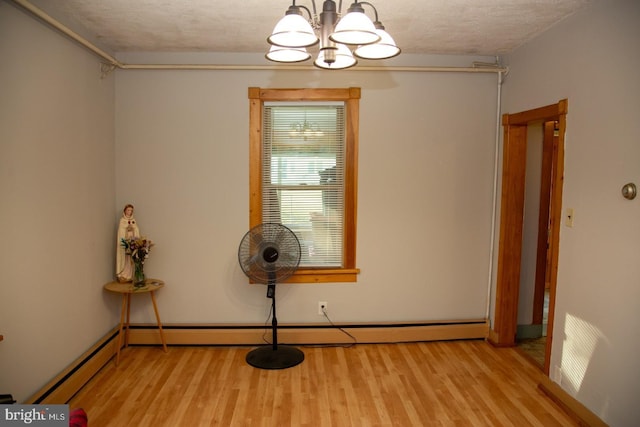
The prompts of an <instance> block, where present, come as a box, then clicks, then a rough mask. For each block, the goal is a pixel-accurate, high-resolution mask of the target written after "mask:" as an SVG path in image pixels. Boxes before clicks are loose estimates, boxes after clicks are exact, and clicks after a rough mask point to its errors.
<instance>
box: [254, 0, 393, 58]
mask: <svg viewBox="0 0 640 427" xmlns="http://www.w3.org/2000/svg"><path fill="white" fill-rule="evenodd" d="M311 4H312V6H313V14H312V13H311V11H309V9H308V8H307V7H305V6H298V5H296V0H293V4H292V5H291V6H289V9H287V12H286V13H285V15H284V17H283V18H282V19H281V20H280V21H278V23H277V24H276V26H275V28H274V30H273V33H272V34H271V35H270V36H269V37H268V38H267V41H268V42H269V43H270V44H271V49H270V50H269V52H268V53H267V54H266V57H267V59H269V60H271V61H275V62H285V63H286V62H301V61H306V60H307V59H309V58H311V54H310V53H309V52H307V48H308V47H310V46H313V45H315V44H317V43H318V42H319V43H320V46H319V47H320V51H319V53H318V56H317V57H316V60H315V61H314V62H313V64H314V65H315V66H316V67H320V68H325V69H329V70H339V69H344V68H349V67H353V66H354V65H356V63H357V59H356V57H357V58H362V59H386V58H392V57H394V56H396V55H398V54H400V48H399V47H398V46H396V43H395V41H394V40H393V38H392V37H391V36H390V35H389V33H387V32H386V31H385V29H384V26H383V25H382V23H381V22H380V21H379V20H378V11H377V10H376V8H375V7H374V6H373V5H372V4H371V3H368V2H364V1H361V2H358V1H357V0H356V1H354V2H353V4H352V5H351V6H349V9H347V13H346V15H344V16H342V17H340V13H339V10H338V11H336V2H335V1H333V0H325V1H324V3H323V4H322V13H320V16H319V17H318V14H317V12H316V2H315V0H311ZM363 5H366V6H369V7H371V8H372V9H373V11H374V14H375V21H374V22H372V21H371V19H370V18H369V17H368V16H367V15H365V13H364V9H363V8H362V6H363ZM341 8H342V0H340V9H341ZM303 10H304V11H306V13H307V15H308V16H309V18H308V19H305V17H304V15H303ZM316 32H317V34H316ZM352 49H353V52H352Z"/></svg>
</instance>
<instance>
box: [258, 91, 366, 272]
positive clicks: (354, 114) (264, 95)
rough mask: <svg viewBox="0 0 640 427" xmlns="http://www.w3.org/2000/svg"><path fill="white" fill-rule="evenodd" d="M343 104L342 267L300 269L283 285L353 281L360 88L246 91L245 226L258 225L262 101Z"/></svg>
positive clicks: (260, 212)
mask: <svg viewBox="0 0 640 427" xmlns="http://www.w3.org/2000/svg"><path fill="white" fill-rule="evenodd" d="M278 101H280V102H291V101H310V102H313V101H343V102H344V103H345V111H346V130H345V139H346V140H345V150H346V151H345V190H344V235H343V239H344V241H343V257H342V259H343V266H342V267H340V268H333V267H332V268H313V267H311V268H309V267H300V268H299V269H298V271H296V273H295V274H294V275H292V276H291V277H290V278H289V279H287V280H286V283H329V282H356V281H357V276H358V274H359V273H360V270H359V269H358V268H356V231H357V230H356V228H357V206H358V204H357V196H358V130H359V122H358V118H359V109H360V88H355V87H351V88H342V89H265V88H257V87H250V88H249V226H250V227H251V228H252V227H254V226H256V225H259V224H261V223H262V173H261V172H262V110H263V105H264V103H265V102H278Z"/></svg>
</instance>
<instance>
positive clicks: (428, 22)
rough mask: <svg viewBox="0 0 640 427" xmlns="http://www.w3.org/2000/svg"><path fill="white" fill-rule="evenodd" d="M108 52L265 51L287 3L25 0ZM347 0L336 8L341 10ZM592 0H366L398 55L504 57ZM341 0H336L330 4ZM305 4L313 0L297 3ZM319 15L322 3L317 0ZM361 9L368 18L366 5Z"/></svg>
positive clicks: (263, 0) (248, 0)
mask: <svg viewBox="0 0 640 427" xmlns="http://www.w3.org/2000/svg"><path fill="white" fill-rule="evenodd" d="M27 1H30V3H31V4H33V5H35V6H37V7H38V8H40V9H42V10H43V11H45V12H46V13H47V14H49V15H50V16H52V17H53V18H55V19H56V20H58V21H60V22H62V23H63V24H65V25H67V26H68V27H69V28H71V29H73V30H74V31H76V32H78V33H79V34H81V35H83V36H84V37H86V38H87V39H88V40H90V41H92V42H94V43H95V44H96V45H98V46H99V47H101V48H102V49H105V50H106V51H108V52H110V53H112V54H115V53H117V52H200V51H202V52H252V53H257V52H266V51H267V49H268V44H267V42H266V38H267V36H268V35H269V34H270V33H271V31H272V30H273V27H274V25H275V24H276V22H277V21H278V20H279V19H280V18H281V17H282V16H284V13H285V11H286V10H287V8H288V7H289V5H290V4H292V2H291V0H235V1H234V0H227V1H222V0H64V1H62V0H60V1H53V0H27ZM351 1H352V0H347V1H345V2H344V4H343V5H342V10H343V11H344V10H346V8H347V7H348V6H349V4H350V3H351ZM594 1H598V0H370V3H372V4H373V5H374V6H375V7H376V9H377V10H378V17H379V19H380V21H381V22H382V23H383V24H384V26H385V27H386V29H387V31H388V32H389V33H390V34H391V35H392V36H393V37H394V39H395V41H396V43H397V44H398V45H399V46H400V47H401V48H402V51H403V52H404V53H414V54H471V55H490V56H496V55H503V54H507V53H509V52H511V51H512V50H513V49H515V48H517V47H518V46H520V45H522V44H524V43H526V42H527V41H528V40H530V39H532V38H533V37H535V36H536V35H538V34H540V33H542V32H544V31H545V30H547V29H548V28H549V27H551V26H553V25H554V24H556V23H558V22H559V21H561V20H563V19H564V18H566V17H567V16H569V15H571V14H572V13H574V12H575V11H577V10H578V9H580V8H582V7H585V6H587V5H589V4H590V3H593V2H594ZM336 3H337V4H339V3H340V1H339V0H337V1H336ZM296 4H297V5H304V6H307V7H309V9H311V7H312V6H311V0H297V2H296ZM316 4H317V8H318V13H320V11H321V9H322V0H317V1H316ZM364 8H365V12H366V13H367V14H368V15H369V16H370V17H372V18H373V14H370V12H371V11H372V9H371V8H369V7H367V6H364Z"/></svg>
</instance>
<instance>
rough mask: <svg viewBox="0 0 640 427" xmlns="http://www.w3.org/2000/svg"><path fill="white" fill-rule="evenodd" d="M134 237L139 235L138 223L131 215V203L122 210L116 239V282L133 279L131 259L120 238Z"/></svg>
mask: <svg viewBox="0 0 640 427" xmlns="http://www.w3.org/2000/svg"><path fill="white" fill-rule="evenodd" d="M136 237H140V229H138V224H137V222H136V220H135V218H134V217H133V205H131V204H128V205H126V206H125V207H124V209H123V210H122V217H121V218H120V223H119V224H118V236H117V239H116V278H117V279H118V282H121V283H124V282H131V281H132V279H133V274H134V265H133V260H132V259H131V255H130V254H127V251H126V249H125V247H124V246H123V245H122V239H125V240H129V239H132V238H136Z"/></svg>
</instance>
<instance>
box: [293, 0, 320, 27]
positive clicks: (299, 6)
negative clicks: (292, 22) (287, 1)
mask: <svg viewBox="0 0 640 427" xmlns="http://www.w3.org/2000/svg"><path fill="white" fill-rule="evenodd" d="M295 3H296V2H295V1H294V2H293V5H294V6H295V7H297V8H299V9H304V10H306V11H307V15H309V21H311V22H313V15H312V14H311V11H310V10H309V8H308V7H307V6H302V5H297V4H295ZM315 6H316V4H315V3H314V4H313V12H314V14H315Z"/></svg>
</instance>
